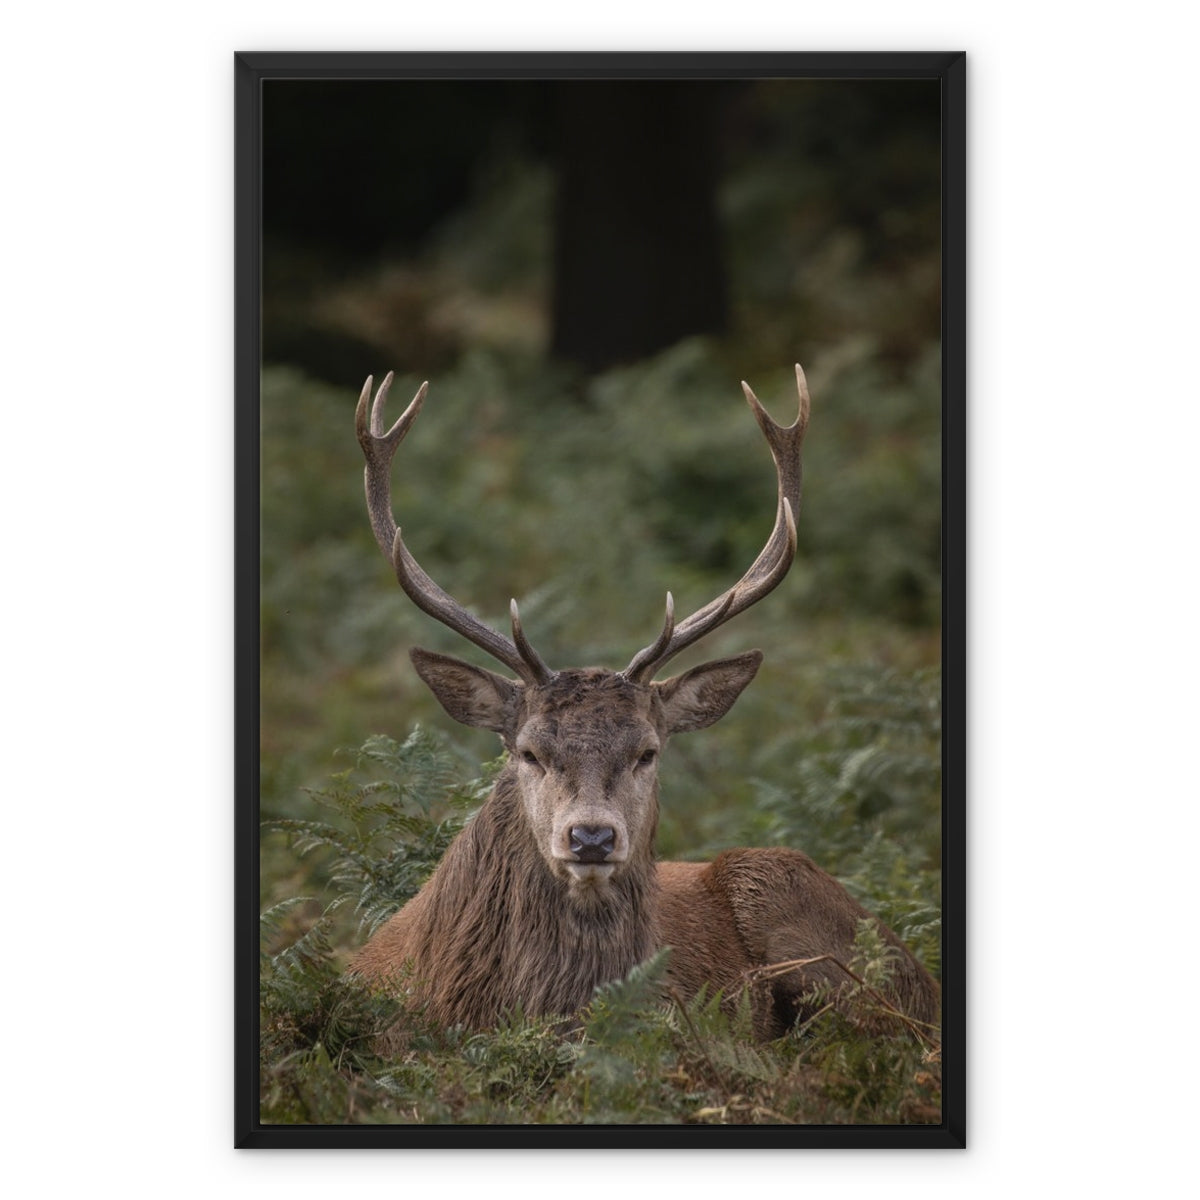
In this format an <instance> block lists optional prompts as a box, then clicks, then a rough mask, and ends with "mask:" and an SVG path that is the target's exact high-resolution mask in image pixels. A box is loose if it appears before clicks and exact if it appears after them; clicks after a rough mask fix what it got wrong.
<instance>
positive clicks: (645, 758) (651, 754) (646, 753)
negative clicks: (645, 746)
mask: <svg viewBox="0 0 1200 1200" xmlns="http://www.w3.org/2000/svg"><path fill="white" fill-rule="evenodd" d="M657 757H658V751H657V750H643V751H642V753H641V755H640V756H639V758H638V760H637V765H638V766H639V767H648V766H649V765H650V764H651V763H652V762H653V761H654V760H655V759H656V758H657Z"/></svg>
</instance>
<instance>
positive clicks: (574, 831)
mask: <svg viewBox="0 0 1200 1200" xmlns="http://www.w3.org/2000/svg"><path fill="white" fill-rule="evenodd" d="M616 841H617V831H616V830H615V829H613V827H612V826H611V825H572V826H571V840H570V847H571V853H572V854H573V855H574V856H575V861H576V862H581V863H602V862H605V861H606V860H607V858H608V856H609V855H610V854H612V852H613V850H614V849H615V847H616Z"/></svg>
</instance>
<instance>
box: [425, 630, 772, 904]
mask: <svg viewBox="0 0 1200 1200" xmlns="http://www.w3.org/2000/svg"><path fill="white" fill-rule="evenodd" d="M412 659H413V663H414V665H415V666H416V668H417V672H418V673H419V674H420V676H421V678H422V679H423V680H424V681H425V682H426V684H428V686H429V687H430V689H431V690H432V691H433V693H434V695H435V696H436V697H437V698H438V700H439V701H440V702H441V704H442V706H443V707H444V708H445V709H446V711H447V712H448V713H449V714H450V716H452V717H454V719H455V720H457V721H461V722H462V723H463V724H465V725H472V726H476V727H480V728H484V729H491V730H494V731H495V732H497V733H499V734H500V736H501V737H502V738H503V739H504V744H505V747H506V748H507V750H508V752H509V754H510V756H511V761H510V765H509V768H508V770H509V771H511V772H512V773H513V776H514V779H515V783H516V787H517V791H518V793H519V795H520V799H521V804H522V807H523V810H524V814H525V817H526V820H527V822H528V826H529V830H530V832H531V834H532V836H533V839H534V841H535V843H536V845H537V849H538V852H539V854H540V855H541V857H542V859H543V860H544V862H545V864H546V866H547V868H548V869H549V870H550V872H551V873H552V874H553V875H554V876H555V877H556V878H558V879H560V880H562V881H563V883H564V884H565V885H566V886H567V887H568V889H569V891H570V894H571V895H572V896H573V897H574V898H576V899H578V900H579V901H580V902H590V901H593V900H602V899H603V897H604V895H605V893H606V890H607V889H608V888H609V887H610V886H611V885H612V884H613V883H615V882H616V881H617V880H619V879H620V877H621V875H622V873H623V872H624V871H626V870H628V869H629V868H630V866H631V865H634V866H638V867H642V866H644V864H646V863H648V862H649V861H650V860H651V859H652V857H653V853H654V834H655V830H656V828H657V826H658V758H659V754H660V752H661V751H662V749H663V747H664V746H665V745H666V742H667V739H668V738H669V737H670V736H671V735H672V734H673V733H679V732H683V731H686V730H690V729H703V728H705V727H706V726H708V725H711V724H712V723H713V722H714V721H717V720H719V719H720V718H721V717H722V716H724V715H725V713H727V712H728V711H729V709H730V708H731V707H732V705H733V703H734V701H735V700H736V699H737V697H738V696H739V695H740V694H741V691H742V689H743V688H744V687H745V686H746V685H747V684H748V683H749V682H750V680H751V679H752V678H753V677H754V674H755V672H756V671H757V670H758V666H759V663H760V662H761V661H762V655H761V654H759V653H758V651H751V652H750V653H748V654H743V655H739V656H737V657H736V658H730V659H722V660H720V661H718V662H713V663H707V664H705V665H704V666H701V667H696V668H694V669H693V670H692V671H689V672H687V673H686V674H684V675H680V676H678V677H676V678H674V679H668V680H664V681H663V682H662V683H651V684H642V683H634V682H632V681H631V680H629V679H628V678H626V677H625V676H624V675H623V674H617V673H616V672H613V671H606V670H602V669H600V668H588V669H585V670H575V671H560V672H557V673H556V674H555V675H553V677H551V678H550V679H549V680H547V681H546V682H545V683H542V684H529V685H522V684H520V683H516V682H515V681H513V680H511V679H506V678H504V677H503V676H500V675H495V674H493V673H492V672H491V671H485V670H482V669H480V668H478V667H473V666H470V665H469V664H467V663H464V662H460V661H459V660H458V659H454V658H449V657H447V656H445V655H440V654H432V653H430V652H429V651H427V650H413V651H412Z"/></svg>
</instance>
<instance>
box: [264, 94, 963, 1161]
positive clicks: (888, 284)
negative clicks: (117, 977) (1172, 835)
mask: <svg viewBox="0 0 1200 1200" xmlns="http://www.w3.org/2000/svg"><path fill="white" fill-rule="evenodd" d="M559 75H560V76H562V75H563V73H559ZM259 87H260V88H261V91H260V93H259V116H260V124H259V126H258V136H259V138H260V143H259V144H260V155H261V156H260V160H259V165H260V171H261V174H260V175H259V177H258V178H259V188H260V191H259V193H258V204H259V208H258V212H259V214H260V218H259V219H260V226H259V228H258V230H257V235H258V238H259V241H258V245H257V251H256V252H257V258H256V262H257V263H258V264H259V271H260V274H259V276H258V287H259V294H258V301H259V305H260V307H259V316H260V324H259V325H258V327H257V336H258V339H259V340H258V342H257V345H258V363H257V366H258V371H259V374H258V395H257V412H256V415H255V417H256V422H257V430H256V432H257V444H256V447H255V455H256V463H257V471H258V487H257V501H258V511H257V512H256V513H255V514H254V517H255V520H256V522H257V539H258V542H257V565H258V574H257V599H258V605H257V611H256V613H255V622H256V624H255V629H254V639H255V641H256V647H255V664H254V665H255V667H256V671H257V693H256V699H255V705H256V709H255V712H256V718H257V734H256V748H255V755H256V774H255V781H254V788H255V791H256V795H255V796H254V804H255V831H254V839H255V843H254V848H253V858H254V863H255V870H256V878H257V892H258V896H257V899H258V911H257V918H258V922H257V924H258V927H257V929H256V930H255V934H254V936H255V939H256V942H257V954H258V957H257V962H258V970H257V977H256V979H255V980H254V985H253V986H254V992H255V1001H256V1003H255V1009H256V1011H257V1018H256V1020H255V1022H254V1028H253V1032H252V1035H250V1037H249V1040H250V1041H252V1042H253V1055H254V1065H253V1072H254V1094H255V1098H256V1100H255V1103H256V1111H255V1112H254V1114H253V1117H254V1121H255V1122H256V1126H257V1127H261V1128H263V1129H272V1130H279V1131H287V1130H309V1131H313V1130H322V1129H323V1130H329V1129H338V1130H341V1131H342V1132H343V1133H344V1134H345V1133H346V1131H359V1130H363V1131H366V1130H377V1129H379V1128H380V1127H386V1128H389V1129H391V1130H400V1129H408V1130H417V1129H420V1130H424V1131H426V1132H427V1133H428V1131H430V1130H432V1129H434V1128H435V1127H437V1128H441V1129H443V1131H445V1130H452V1131H458V1132H459V1134H460V1136H461V1135H462V1131H464V1130H467V1129H469V1128H471V1127H482V1126H496V1125H503V1126H512V1127H517V1126H521V1127H528V1128H529V1129H530V1130H539V1129H540V1130H543V1131H545V1132H547V1134H549V1131H550V1130H553V1129H557V1130H560V1131H561V1130H564V1129H573V1130H583V1129H586V1128H589V1127H608V1128H610V1129H624V1130H634V1129H646V1130H650V1131H654V1130H657V1131H658V1132H659V1133H660V1134H662V1133H664V1132H665V1131H667V1130H672V1129H674V1130H688V1129H697V1128H701V1127H714V1126H720V1127H722V1128H723V1129H726V1130H728V1129H731V1128H734V1127H736V1128H738V1129H741V1130H743V1131H744V1130H746V1129H750V1128H754V1129H760V1128H764V1127H770V1128H771V1129H774V1130H776V1131H777V1134H776V1136H780V1137H784V1136H785V1135H783V1134H779V1133H778V1131H780V1130H785V1131H791V1133H789V1134H788V1135H787V1136H791V1135H793V1134H795V1133H797V1132H798V1131H800V1130H801V1129H802V1128H805V1129H809V1130H812V1129H825V1130H836V1129H876V1130H880V1129H890V1130H904V1131H910V1130H918V1129H922V1128H923V1129H927V1130H931V1129H942V1128H944V1127H945V1123H946V1121H945V1097H944V1095H943V1084H944V1075H943V1066H944V1063H943V1057H944V1050H943V1028H944V1019H943V1013H944V1011H945V1012H952V1011H956V1008H955V1006H957V1005H961V996H960V995H957V994H955V992H954V989H953V988H952V987H951V979H952V977H953V976H952V973H947V971H946V969H945V963H944V957H945V948H946V941H945V924H944V916H945V905H946V898H945V895H944V865H945V856H944V844H943V836H944V832H945V821H946V815H945V814H946V809H945V804H946V802H947V797H946V796H945V795H944V793H945V785H946V778H945V771H944V744H943V743H944V739H943V723H942V718H943V711H944V707H945V704H946V701H947V697H946V696H945V693H944V687H943V683H944V665H945V656H946V641H945V636H944V608H945V605H946V598H947V589H946V569H945V568H946V563H945V556H944V540H943V533H944V530H943V512H944V508H943V505H944V499H945V494H946V493H945V482H946V481H945V478H944V476H945V469H944V459H943V450H944V446H943V435H944V414H945V411H946V410H945V404H946V395H945V386H944V384H945V380H944V363H945V354H944V351H945V348H946V347H945V322H944V315H945V314H944V311H943V308H944V296H943V278H944V257H945V246H944V236H945V228H946V225H945V216H946V213H945V193H944V189H943V133H944V90H943V82H942V81H941V80H940V79H939V78H937V77H936V75H927V76H926V77H896V78H888V77H879V78H859V77H829V78H821V77H812V76H809V75H804V74H800V73H797V74H795V75H793V76H791V77H787V76H784V77H755V76H753V75H747V76H746V77H742V78H728V77H712V78H687V77H672V76H671V75H670V73H669V72H667V71H664V72H663V77H661V78H644V77H625V78H591V77H556V76H553V75H551V76H549V77H541V76H539V75H538V73H537V72H536V71H530V72H528V73H527V75H526V76H525V77H520V78H478V77H471V76H470V74H469V73H463V75H462V77H457V78H426V77H414V76H413V75H412V74H411V73H409V74H405V73H404V72H403V71H398V72H394V73H392V74H391V75H390V76H388V75H385V76H383V77H372V78H362V77H349V78H339V77H325V76H315V77H314V76H307V77H306V76H305V74H304V72H297V73H296V74H295V76H294V77H287V78H283V77H280V78H276V77H268V78H265V79H263V80H262V81H261V83H260V84H259ZM957 702H958V703H961V696H959V697H957ZM254 915H255V914H251V918H252V919H253V916H254ZM951 965H953V964H951ZM346 1135H347V1136H349V1134H346ZM447 1136H448V1135H447ZM277 1144H278V1143H277ZM412 1144H422V1143H421V1142H420V1140H419V1138H417V1139H415V1140H414V1141H413V1143H412ZM425 1144H434V1142H432V1141H429V1142H427V1143H425ZM437 1144H456V1143H454V1142H453V1141H450V1142H438V1143H437ZM462 1144H466V1143H462ZM546 1144H552V1143H551V1142H550V1141H547V1143H546ZM647 1144H654V1143H647ZM662 1144H679V1143H673V1142H672V1143H667V1142H663V1143H662ZM697 1144H700V1143H697ZM771 1144H772V1145H787V1144H799V1142H796V1143H789V1142H788V1141H786V1140H781V1141H775V1142H772V1143H771ZM896 1144H905V1143H904V1142H903V1141H901V1142H898V1143H896Z"/></svg>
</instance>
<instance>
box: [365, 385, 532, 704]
mask: <svg viewBox="0 0 1200 1200" xmlns="http://www.w3.org/2000/svg"><path fill="white" fill-rule="evenodd" d="M392 379H393V373H392V372H391V371H389V372H388V373H387V375H386V376H385V377H384V380H383V382H382V383H381V384H380V385H379V391H378V392H377V393H376V394H375V401H374V403H373V404H371V405H370V420H369V421H368V416H367V409H368V403H369V401H370V399H371V387H372V385H373V383H374V382H375V381H374V377H373V376H370V375H368V376H367V382H366V383H364V384H363V389H362V393H361V395H360V396H359V397H358V408H357V409H356V410H355V413H354V428H355V432H356V433H357V434H358V444H359V445H360V446H361V447H362V451H363V454H364V455H365V457H366V460H367V466H366V471H365V472H364V480H365V483H366V489H367V512H368V513H369V514H370V517H371V528H372V530H373V531H374V533H375V540H376V541H377V542H378V543H379V549H380V550H382V551H383V556H384V558H386V559H387V560H388V562H390V563H391V564H392V568H393V569H394V570H395V572H396V578H397V580H399V582H400V586H401V587H402V588H403V589H404V591H405V593H406V594H407V596H408V598H409V599H410V600H411V601H412V602H413V603H414V604H415V605H416V606H417V607H418V608H419V609H421V611H422V612H426V613H428V614H429V615H430V616H431V617H433V618H434V619H435V620H438V621H441V623H442V624H443V625H446V626H448V627H449V628H450V629H453V630H454V632H455V633H459V634H462V636H463V637H465V638H466V639H467V640H468V641H469V642H473V643H474V644H475V645H476V646H478V647H479V648H480V649H481V650H486V651H487V653H488V654H490V655H491V656H492V657H493V658H494V659H496V660H498V661H499V662H501V663H503V664H504V665H505V666H506V667H508V668H509V670H511V671H515V672H516V674H517V675H518V676H519V677H520V678H521V679H523V680H524V681H525V682H526V683H527V684H538V683H546V682H548V681H549V680H550V679H551V678H552V677H553V675H554V672H553V671H551V670H550V668H549V667H548V666H546V664H545V663H544V662H543V661H542V659H541V657H540V656H539V655H538V653H537V651H536V650H534V648H533V647H532V646H531V645H530V644H529V641H528V639H527V638H526V637H525V633H524V631H523V630H522V629H521V618H520V616H519V614H518V612H517V602H516V601H515V600H513V601H512V604H511V608H510V611H511V615H512V627H513V640H512V641H510V640H509V639H508V638H506V637H505V636H504V635H503V634H501V633H497V632H496V630H494V629H492V628H491V627H490V626H488V625H485V624H484V623H483V622H482V621H480V620H479V619H478V618H476V617H474V616H472V615H471V614H470V613H469V612H467V610H466V609H465V608H463V606H462V605H461V604H459V603H458V601H457V600H455V599H454V598H453V597H452V596H450V595H448V594H447V593H446V592H444V591H443V590H442V589H441V588H440V587H439V586H438V585H437V584H436V583H434V582H433V580H432V579H430V578H429V576H428V575H426V574H425V572H424V571H423V570H422V569H421V566H420V564H419V563H418V562H417V560H416V559H415V558H413V556H412V555H411V554H410V553H409V551H408V547H407V546H405V544H404V538H403V536H402V534H401V532H400V530H399V528H397V526H396V521H395V518H394V517H393V516H392V482H391V466H392V459H393V457H395V454H396V448H397V447H398V446H399V445H400V443H401V442H402V441H404V438H405V437H406V436H407V434H408V431H409V429H411V428H412V424H413V422H414V421H415V420H416V419H417V415H418V414H419V413H420V411H421V406H422V405H423V404H424V403H425V395H426V393H427V392H428V391H429V383H428V382H425V383H423V384H421V386H420V387H419V388H418V389H417V394H416V395H415V396H414V397H413V398H412V402H411V403H410V404H409V406H408V407H407V408H406V409H405V410H404V412H403V413H401V414H400V417H399V419H398V420H397V421H396V423H395V424H394V425H393V426H392V427H391V429H389V430H388V431H387V433H384V431H383V411H384V407H385V405H386V403H387V394H388V391H389V390H390V388H391V386H392Z"/></svg>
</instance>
